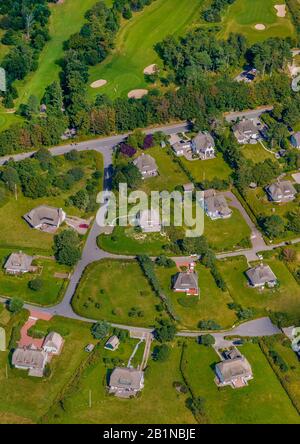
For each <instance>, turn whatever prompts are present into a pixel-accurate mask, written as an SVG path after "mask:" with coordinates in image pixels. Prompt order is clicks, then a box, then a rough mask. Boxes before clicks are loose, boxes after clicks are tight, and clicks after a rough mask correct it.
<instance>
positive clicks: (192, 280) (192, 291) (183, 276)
mask: <svg viewBox="0 0 300 444" xmlns="http://www.w3.org/2000/svg"><path fill="white" fill-rule="evenodd" d="M173 290H174V291H175V292H177V293H185V294H186V295H188V296H198V295H199V285H198V273H197V272H196V271H192V270H189V271H186V272H180V273H178V274H177V275H176V276H175V279H174V283H173Z"/></svg>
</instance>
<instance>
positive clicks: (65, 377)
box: [0, 318, 93, 423]
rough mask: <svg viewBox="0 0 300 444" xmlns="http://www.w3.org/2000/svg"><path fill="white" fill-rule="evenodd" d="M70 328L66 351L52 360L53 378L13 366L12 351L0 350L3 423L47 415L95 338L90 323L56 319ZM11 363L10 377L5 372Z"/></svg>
mask: <svg viewBox="0 0 300 444" xmlns="http://www.w3.org/2000/svg"><path fill="white" fill-rule="evenodd" d="M57 322H58V324H60V325H62V327H63V328H64V330H67V331H69V334H68V335H67V336H66V337H65V344H64V348H63V351H62V354H61V355H60V356H59V357H55V358H54V359H53V360H52V361H51V369H52V375H51V376H50V377H49V378H43V379H39V378H33V377H30V376H28V375H27V373H26V372H25V371H23V370H16V369H13V368H10V366H9V363H8V352H0V382H1V384H0V423H1V422H6V421H8V422H18V421H22V422H37V421H38V420H39V418H40V416H41V415H44V414H45V413H46V412H47V411H48V409H49V408H50V406H51V405H52V403H53V402H54V400H55V398H56V397H57V395H58V394H59V393H60V391H61V390H62V389H63V388H64V386H65V384H66V383H67V382H68V381H69V380H70V378H71V377H72V376H73V374H74V372H75V371H76V369H77V368H78V366H79V365H80V363H81V362H82V361H83V359H84V358H86V357H87V354H86V352H85V351H84V347H85V346H86V344H88V343H89V342H93V341H92V337H91V334H90V331H89V329H90V326H89V325H87V324H83V323H80V322H76V323H75V322H74V321H71V320H68V319H64V318H53V320H51V321H49V327H50V326H51V325H52V323H53V325H55V324H56V325H57ZM6 365H7V369H8V378H6V375H5V371H6V370H5V368H6Z"/></svg>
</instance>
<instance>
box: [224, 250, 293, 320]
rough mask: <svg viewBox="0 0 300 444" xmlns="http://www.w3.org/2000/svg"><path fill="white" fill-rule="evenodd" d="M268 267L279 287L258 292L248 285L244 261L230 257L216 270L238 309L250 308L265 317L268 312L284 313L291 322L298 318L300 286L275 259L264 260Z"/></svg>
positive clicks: (283, 265)
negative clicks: (221, 276) (240, 307)
mask: <svg viewBox="0 0 300 444" xmlns="http://www.w3.org/2000/svg"><path fill="white" fill-rule="evenodd" d="M264 263H265V264H268V265H270V267H271V269H272V271H273V272H274V273H275V275H276V276H277V279H278V281H279V283H280V285H279V288H274V289H267V288H265V290H263V291H260V290H258V289H255V288H251V287H249V286H248V279H247V277H246V275H245V272H246V271H247V270H248V269H249V268H250V266H253V265H255V264H250V266H248V264H247V261H246V259H245V258H242V257H238V258H231V259H226V260H222V261H220V262H218V267H219V270H220V271H221V273H222V275H223V278H224V279H225V282H226V284H227V286H228V289H229V291H230V294H231V297H232V299H233V300H234V301H235V302H236V303H238V304H240V305H242V307H244V308H247V307H251V308H254V309H255V311H256V314H257V315H261V316H263V315H266V314H267V312H268V311H269V310H272V311H282V312H286V313H288V314H289V315H290V317H291V318H292V319H293V317H295V320H296V319H298V318H299V316H300V287H299V285H298V284H297V282H296V280H295V279H294V277H293V275H292V274H291V273H290V272H289V270H288V269H287V267H286V266H285V264H284V263H283V262H281V261H280V260H279V259H277V258H276V257H275V256H273V257H270V258H267V259H265V260H264Z"/></svg>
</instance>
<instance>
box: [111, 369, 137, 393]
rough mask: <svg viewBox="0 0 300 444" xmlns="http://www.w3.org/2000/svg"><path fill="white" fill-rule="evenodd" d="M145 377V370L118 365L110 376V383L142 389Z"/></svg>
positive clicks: (120, 387) (126, 387) (119, 386)
mask: <svg viewBox="0 0 300 444" xmlns="http://www.w3.org/2000/svg"><path fill="white" fill-rule="evenodd" d="M143 378H144V372H142V371H141V370H136V369H135V368H122V367H116V368H115V369H114V370H113V372H112V374H111V376H110V381H109V385H110V387H117V388H119V389H127V390H128V389H130V390H140V388H141V383H142V381H143Z"/></svg>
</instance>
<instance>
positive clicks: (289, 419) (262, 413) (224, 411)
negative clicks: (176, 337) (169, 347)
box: [184, 343, 300, 424]
mask: <svg viewBox="0 0 300 444" xmlns="http://www.w3.org/2000/svg"><path fill="white" fill-rule="evenodd" d="M241 352H242V353H243V354H244V355H245V356H246V358H247V359H248V361H249V362H250V364H251V366H252V370H253V375H254V379H253V380H251V381H249V385H248V386H247V387H243V388H241V389H235V390H234V389H232V388H231V387H224V388H222V389H218V388H217V386H216V384H215V382H214V377H215V374H214V371H213V369H214V365H215V364H216V363H217V362H219V357H218V355H217V354H216V353H215V351H214V350H213V349H212V348H206V347H203V346H200V345H198V344H196V343H189V345H188V347H187V348H186V350H185V356H184V358H185V369H184V374H185V377H186V378H187V380H188V383H189V385H190V387H191V388H192V391H193V393H194V396H201V397H203V398H204V399H205V412H206V416H207V418H208V421H209V422H211V423H213V424H286V423H297V424H299V422H300V419H299V415H298V413H297V411H296V410H295V408H294V407H293V405H292V403H291V401H290V399H289V398H288V396H287V394H286V392H285V390H284V389H283V388H282V386H281V384H280V382H279V380H278V379H277V377H276V375H275V374H274V372H273V370H272V368H271V367H270V365H269V363H268V361H267V360H266V358H265V357H264V355H263V353H262V352H261V350H260V348H259V346H258V345H255V344H246V345H244V346H243V347H242V348H241Z"/></svg>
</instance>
